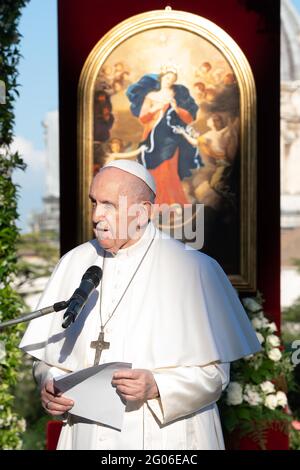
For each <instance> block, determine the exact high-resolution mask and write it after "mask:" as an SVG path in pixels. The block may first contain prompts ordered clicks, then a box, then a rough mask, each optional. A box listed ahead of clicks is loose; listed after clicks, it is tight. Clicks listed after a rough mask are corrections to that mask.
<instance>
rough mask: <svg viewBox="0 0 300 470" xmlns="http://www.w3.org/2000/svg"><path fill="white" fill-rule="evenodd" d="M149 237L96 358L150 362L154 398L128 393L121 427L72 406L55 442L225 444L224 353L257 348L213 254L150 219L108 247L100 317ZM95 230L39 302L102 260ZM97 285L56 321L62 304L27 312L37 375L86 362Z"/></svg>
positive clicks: (63, 293)
mask: <svg viewBox="0 0 300 470" xmlns="http://www.w3.org/2000/svg"><path fill="white" fill-rule="evenodd" d="M153 237H154V242H153V243H152V246H151V248H150V250H149V252H148V254H147V255H146V257H145V259H144V261H143V263H142V265H141V267H140V269H139V270H138V272H137V274H136V276H135V277H134V280H133V282H132V283H131V285H130V287H129V289H128V290H127V292H126V294H125V296H124V298H123V300H122V301H121V303H120V305H119V307H118V308H117V310H116V311H115V313H114V315H113V316H112V318H111V320H110V321H109V322H108V324H107V326H106V328H105V340H106V341H109V342H110V348H109V349H108V350H104V351H103V352H102V355H101V361H100V363H105V362H113V361H124V362H131V363H132V367H133V368H139V369H150V370H151V371H152V372H153V374H154V377H155V380H156V383H157V386H158V389H159V394H160V396H159V398H157V399H153V400H148V401H147V402H146V403H137V402H134V403H132V402H131V403H128V405H127V407H126V412H125V418H124V424H123V427H122V430H121V431H117V430H115V429H112V428H109V427H107V426H103V425H101V424H97V423H93V422H90V421H84V420H83V419H81V418H77V417H74V416H71V415H69V416H68V419H67V421H66V423H65V425H64V427H63V429H62V432H61V436H60V440H59V444H58V448H59V449H176V450H177V449H223V448H224V443H223V437H222V430H221V425H220V420H219V415H218V409H217V405H216V401H217V400H218V399H219V397H220V394H221V392H222V389H224V388H225V387H226V385H227V383H228V381H229V363H230V362H231V361H233V360H236V359H238V358H240V357H242V356H245V355H249V354H252V353H254V352H256V351H258V350H259V349H260V344H259V342H258V341H257V338H256V335H255V332H254V330H253V329H252V326H251V323H250V322H249V320H248V318H247V315H246V313H245V312H244V310H243V307H242V305H241V303H240V301H239V299H238V296H237V294H236V292H235V291H234V289H233V288H232V286H231V284H230V282H229V281H228V279H227V277H226V275H225V274H224V272H223V271H222V269H221V268H220V266H219V265H218V263H217V262H216V261H215V260H213V259H212V258H210V257H208V256H206V255H204V254H202V253H200V252H197V251H195V250H190V249H189V250H187V249H185V247H184V245H183V244H182V243H180V242H177V241H175V240H173V239H169V238H168V237H166V236H162V234H161V232H159V231H158V230H156V229H155V228H154V226H153V225H152V223H150V224H149V226H148V228H147V230H146V231H145V233H144V235H143V237H142V238H141V239H140V240H139V241H138V242H137V243H135V244H134V245H132V246H131V247H129V248H126V249H122V250H119V251H118V253H117V254H116V255H115V256H112V255H110V254H109V253H107V255H106V260H105V269H104V274H103V280H102V282H103V287H102V292H103V299H102V318H103V323H105V321H106V319H107V318H108V316H109V314H110V313H111V312H112V311H113V309H114V306H115V305H116V304H117V302H118V300H119V299H120V297H121V295H122V293H123V292H124V290H125V288H126V285H127V284H128V281H129V280H130V279H131V276H132V274H133V273H134V271H135V269H136V267H137V265H138V263H139V261H140V260H141V258H142V256H143V254H144V253H145V251H146V249H147V247H148V245H149V243H150V242H151V240H152V238H153ZM103 254H104V251H103V250H102V248H101V247H100V246H99V244H98V242H97V241H96V240H93V241H91V242H87V243H84V244H82V245H80V246H78V247H77V248H75V249H73V250H72V251H70V252H69V253H67V254H66V255H65V256H64V257H63V258H62V259H61V260H60V262H59V263H58V265H57V267H56V269H55V271H54V272H53V275H52V277H51V279H50V281H49V283H48V285H47V287H46V290H45V292H44V295H43V296H42V298H41V301H40V303H39V308H41V307H45V306H48V305H52V304H53V303H54V302H57V301H59V300H65V299H68V298H69V297H70V296H71V295H72V294H73V292H74V290H75V289H76V288H77V287H78V286H79V284H80V280H81V278H82V275H83V274H84V272H85V271H86V269H87V268H88V267H90V266H91V265H98V266H100V267H102V266H103ZM99 308H100V302H99V289H98V290H96V291H94V293H93V294H92V295H91V297H90V298H89V301H88V302H87V304H86V306H85V308H84V309H83V310H82V312H81V314H80V315H79V316H78V318H77V319H76V321H75V322H74V323H73V324H72V325H71V326H70V327H69V328H67V329H66V330H64V329H63V328H62V327H61V324H62V319H63V313H64V312H58V313H53V314H49V315H47V316H45V317H41V318H38V319H36V320H33V321H31V323H30V324H29V326H28V329H27V330H26V333H25V335H24V337H23V339H22V341H21V344H20V347H21V348H22V349H24V350H25V351H26V352H28V353H29V354H31V355H32V356H34V357H35V358H37V359H39V360H40V361H42V362H39V363H38V364H37V367H36V368H35V370H36V377H37V379H38V380H39V381H40V383H43V381H44V380H45V379H46V378H49V377H53V376H55V375H57V374H58V373H62V371H74V370H79V369H81V368H84V367H89V366H91V365H93V361H94V355H95V350H94V349H91V348H90V343H91V341H93V340H96V339H97V337H98V333H99V331H100V315H99Z"/></svg>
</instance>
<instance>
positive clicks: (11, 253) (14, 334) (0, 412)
mask: <svg viewBox="0 0 300 470" xmlns="http://www.w3.org/2000/svg"><path fill="white" fill-rule="evenodd" d="M26 3H27V0H6V1H5V2H1V3H0V79H2V80H3V81H4V82H5V85H6V92H7V94H6V104H5V105H0V322H1V321H5V320H8V319H11V318H13V317H15V316H17V315H19V314H21V312H22V309H23V303H22V300H21V298H20V297H19V296H18V294H17V293H16V292H15V291H14V290H13V288H12V287H11V285H12V281H13V279H14V275H15V274H16V272H17V256H16V242H17V240H18V236H19V233H18V229H17V227H16V219H17V217H18V213H17V189H18V188H17V187H16V185H15V184H14V183H13V182H12V173H13V171H14V170H15V169H25V165H24V162H23V161H22V158H21V157H20V155H19V154H18V153H13V152H11V151H10V144H11V143H12V139H13V127H14V112H13V107H14V101H15V98H16V97H17V96H18V89H17V88H18V84H17V77H18V71H17V66H18V63H19V57H20V53H19V43H20V39H21V37H20V34H19V33H18V23H19V18H20V15H21V9H22V8H23V7H24V6H25V5H26ZM21 331H22V327H14V328H12V329H10V330H9V331H4V332H1V334H0V449H19V448H21V446H22V440H21V436H22V433H23V432H24V430H25V421H24V419H21V418H20V417H19V416H18V414H17V413H16V412H15V411H14V409H13V405H14V403H13V402H14V398H13V394H12V387H13V385H14V384H15V383H16V381H17V379H18V369H19V366H20V362H21V352H20V351H19V350H18V348H17V345H18V343H19V341H20V333H21Z"/></svg>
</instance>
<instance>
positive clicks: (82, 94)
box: [77, 7, 256, 292]
mask: <svg viewBox="0 0 300 470" xmlns="http://www.w3.org/2000/svg"><path fill="white" fill-rule="evenodd" d="M159 27H169V28H175V29H180V30H185V31H189V32H192V33H195V34H197V35H199V36H200V37H202V38H204V39H206V40H208V41H210V42H211V43H212V44H213V45H214V46H215V47H217V48H218V49H219V51H220V52H221V53H222V54H223V56H224V57H225V58H226V59H227V61H228V62H229V64H230V65H231V67H232V69H233V71H234V73H235V76H236V79H237V82H238V85H239V90H240V121H241V143H240V148H241V181H240V188H241V194H240V272H239V273H236V274H231V275H230V276H229V278H230V280H231V282H232V283H233V285H234V286H235V287H236V288H237V289H238V290H240V291H248V292H249V291H255V289H256V90H255V83H254V78H253V74H252V71H251V68H250V65H249V63H248V61H247V59H246V57H245V55H244V54H243V52H242V51H241V49H240V48H239V46H238V45H237V44H236V43H235V41H233V39H232V38H231V37H230V36H229V35H228V34H227V33H226V32H225V31H223V30H222V29H221V28H219V27H218V26H217V25H215V24H214V23H212V22H211V21H209V20H207V19H205V18H202V17H200V16H197V15H194V14H192V13H187V12H183V11H175V10H172V9H170V8H169V7H167V8H166V9H165V10H157V11H149V12H147V13H142V14H139V15H136V16H133V17H131V18H128V19H127V20H125V21H123V22H122V23H120V24H118V25H117V26H115V27H114V28H113V29H111V30H110V31H109V32H108V33H107V34H106V35H105V36H104V37H103V38H102V39H101V40H100V41H99V42H98V43H97V44H96V45H95V47H94V48H93V50H92V51H91V53H90V54H89V56H88V58H87V60H86V62H85V64H84V67H83V69H82V72H81V76H80V80H79V86H78V129H77V132H78V159H79V160H78V162H79V165H78V171H79V173H78V175H79V178H78V180H79V187H78V208H79V213H80V214H81V218H80V220H79V223H78V227H77V241H78V243H82V242H85V241H86V240H88V239H89V238H90V237H91V222H90V220H91V207H90V204H89V200H88V191H89V185H90V180H91V175H92V163H93V162H92V159H93V93H94V84H95V79H96V76H97V73H98V71H99V69H100V67H101V66H102V65H103V63H104V62H105V60H106V59H107V57H108V56H109V54H110V53H111V52H112V51H113V50H114V49H115V48H116V47H117V46H119V45H120V44H121V43H122V42H124V41H126V40H127V39H128V38H130V37H132V36H133V35H135V34H137V33H140V32H142V31H146V30H149V29H155V28H159Z"/></svg>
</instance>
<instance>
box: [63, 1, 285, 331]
mask: <svg viewBox="0 0 300 470" xmlns="http://www.w3.org/2000/svg"><path fill="white" fill-rule="evenodd" d="M165 6H166V2H165V1H160V0H152V1H151V2H149V1H143V0H128V1H127V2H119V1H117V0H110V1H109V2H107V1H106V0H105V1H104V0H84V1H83V0H58V32H59V89H60V92H59V93H60V94H59V103H60V182H61V250H62V253H65V252H66V251H68V250H70V249H71V248H73V247H74V246H75V245H76V234H75V227H76V222H77V217H78V215H79V214H78V210H77V207H76V187H77V181H76V178H77V175H76V151H77V149H76V124H77V115H76V112H77V85H78V80H79V75H80V72H81V70H82V67H83V65H84V62H85V60H86V58H87V56H88V54H89V53H90V51H91V50H92V48H93V47H94V45H95V44H96V43H97V42H98V40H99V39H100V38H101V37H102V36H103V35H104V34H105V33H106V32H107V31H109V30H110V29H111V28H112V27H114V26H115V25H116V24H117V23H119V22H121V21H123V20H124V19H126V18H128V17H130V16H133V15H136V14H139V13H142V12H145V11H148V10H150V9H151V10H155V9H164V8H165ZM170 6H171V7H172V8H173V9H176V10H184V11H189V12H191V13H194V14H198V15H200V16H203V17H205V18H207V19H209V20H211V21H213V22H215V23H216V24H217V25H219V26H220V27H221V28H223V29H224V30H225V31H226V32H227V33H228V34H229V35H230V36H231V37H232V38H233V39H234V40H235V41H236V42H237V43H238V45H239V46H240V48H241V49H242V50H243V52H244V54H245V55H246V57H247V59H248V61H249V63H250V65H251V67H252V70H253V74H254V78H255V82H256V87H257V99H258V105H257V111H258V117H257V120H258V122H257V124H258V137H257V145H258V154H257V160H258V194H257V201H258V221H257V237H258V238H257V241H258V250H257V270H258V272H257V276H258V289H259V290H260V291H261V292H262V293H263V295H264V297H265V299H266V304H265V308H266V311H267V312H269V313H270V314H271V315H272V316H273V318H274V319H275V321H276V322H277V323H279V320H280V225H279V224H280V218H279V214H280V205H279V204H280V184H279V164H280V158H279V152H280V145H279V138H280V131H279V122H280V120H279V90H280V88H279V85H280V73H279V55H280V35H279V29H280V2H279V0H223V1H219V0H214V1H210V2H207V1H199V0H174V1H172V2H171V3H170Z"/></svg>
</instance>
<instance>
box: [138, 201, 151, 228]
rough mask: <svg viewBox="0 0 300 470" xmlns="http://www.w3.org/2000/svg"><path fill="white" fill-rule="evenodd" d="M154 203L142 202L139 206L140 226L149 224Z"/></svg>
mask: <svg viewBox="0 0 300 470" xmlns="http://www.w3.org/2000/svg"><path fill="white" fill-rule="evenodd" d="M151 214H152V204H151V202H149V201H145V202H142V203H141V204H140V207H139V216H138V224H139V226H140V227H143V226H145V225H147V223H148V221H149V220H150V219H151Z"/></svg>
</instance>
